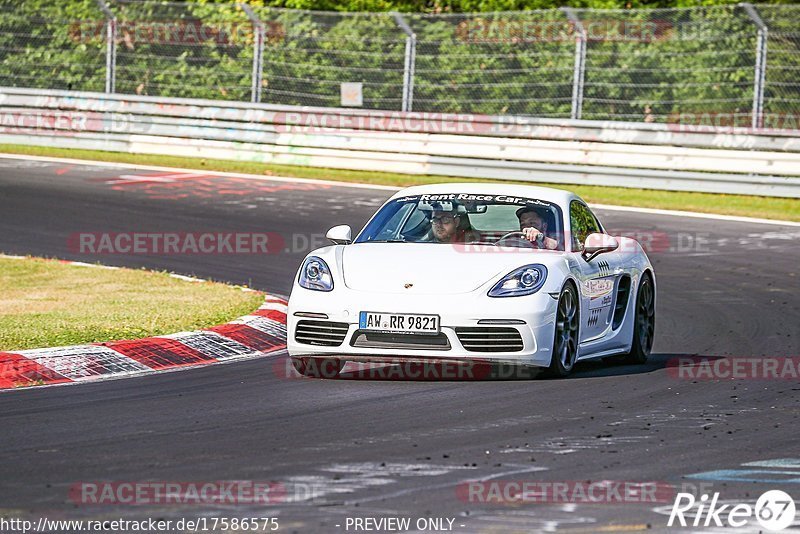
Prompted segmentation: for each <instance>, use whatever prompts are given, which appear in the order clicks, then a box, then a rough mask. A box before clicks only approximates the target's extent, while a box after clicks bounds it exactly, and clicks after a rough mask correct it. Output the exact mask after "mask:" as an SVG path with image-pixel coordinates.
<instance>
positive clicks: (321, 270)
mask: <svg viewBox="0 0 800 534" xmlns="http://www.w3.org/2000/svg"><path fill="white" fill-rule="evenodd" d="M298 281H299V283H300V287H304V288H306V289H313V290H315V291H332V290H333V276H332V275H331V270H330V268H328V264H327V263H325V260H323V259H322V258H318V257H316V256H311V257H309V258H306V261H304V262H303V266H302V267H301V268H300V279H299V280H298Z"/></svg>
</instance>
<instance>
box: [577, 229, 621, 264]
mask: <svg viewBox="0 0 800 534" xmlns="http://www.w3.org/2000/svg"><path fill="white" fill-rule="evenodd" d="M618 248H619V241H617V238H615V237H614V236H613V235H608V234H599V233H595V234H589V235H588V236H586V242H584V244H583V253H582V254H581V255H582V256H583V259H585V260H586V261H592V259H593V258H594V257H595V256H597V255H598V254H604V253H606V252H613V251H615V250H617V249H618Z"/></svg>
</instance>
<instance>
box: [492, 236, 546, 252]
mask: <svg viewBox="0 0 800 534" xmlns="http://www.w3.org/2000/svg"><path fill="white" fill-rule="evenodd" d="M506 239H508V240H511V239H513V240H514V241H515V242H516V243H515V244H514V245H513V246H519V244H524V245H525V246H527V247H528V248H538V247H537V246H536V243H533V242H531V241H530V240H528V238H527V237H525V234H524V233H522V232H508V233H507V234H505V235H503V236H502V237H500V238H499V239H498V240H497V241H495V242H494V244H495V245H499V244H500V242H501V241H505V240H506Z"/></svg>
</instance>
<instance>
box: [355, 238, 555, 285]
mask: <svg viewBox="0 0 800 534" xmlns="http://www.w3.org/2000/svg"><path fill="white" fill-rule="evenodd" d="M553 254H554V253H553V252H545V251H539V250H533V249H523V248H520V249H516V248H495V247H492V246H486V247H482V248H481V249H480V250H476V247H470V246H469V245H467V246H464V245H445V244H434V243H356V244H352V245H347V246H344V247H343V251H342V256H341V260H340V261H341V265H340V268H341V269H342V273H343V275H344V282H345V285H346V286H347V287H348V288H350V289H353V290H356V291H375V292H381V293H402V294H406V295H407V294H415V293H418V294H453V293H467V292H471V291H475V290H476V289H478V288H479V287H481V286H482V285H485V284H487V283H489V282H490V281H493V280H494V279H495V278H497V277H499V276H502V275H504V274H506V273H508V272H510V271H512V270H514V269H516V268H517V267H520V266H522V265H525V264H529V263H541V262H542V260H543V257H545V256H551V257H552V255H553Z"/></svg>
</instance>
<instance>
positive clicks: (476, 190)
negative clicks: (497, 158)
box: [392, 182, 583, 208]
mask: <svg viewBox="0 0 800 534" xmlns="http://www.w3.org/2000/svg"><path fill="white" fill-rule="evenodd" d="M444 193H469V194H484V195H510V196H519V197H527V198H536V199H539V200H546V201H548V202H552V203H554V204H558V205H559V206H561V207H562V208H566V207H567V206H569V203H570V201H572V200H573V199H577V200H580V201H581V202H583V200H582V199H581V198H580V197H579V196H578V195H576V194H575V193H572V192H571V191H566V190H564V189H554V188H552V187H539V186H534V185H518V184H503V183H481V182H454V183H444V184H430V185H415V186H412V187H407V188H405V189H401V190H400V191H398V192H397V193H395V194H394V195H392V199H395V198H400V197H407V196H414V195H437V194H444Z"/></svg>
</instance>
